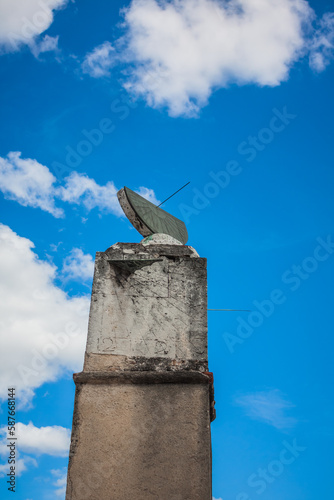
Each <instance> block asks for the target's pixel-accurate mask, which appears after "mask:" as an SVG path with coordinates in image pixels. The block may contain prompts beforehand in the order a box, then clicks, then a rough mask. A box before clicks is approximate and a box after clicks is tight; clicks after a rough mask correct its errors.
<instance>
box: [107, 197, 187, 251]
mask: <svg viewBox="0 0 334 500" xmlns="http://www.w3.org/2000/svg"><path fill="white" fill-rule="evenodd" d="M117 197H118V201H119V203H120V205H121V207H122V209H123V212H124V213H125V215H126V216H127V218H128V219H129V221H130V222H131V224H132V225H133V227H134V228H135V229H137V231H138V232H139V233H140V234H141V235H142V236H150V235H151V234H157V233H162V234H167V235H169V236H171V237H172V238H175V239H176V240H178V241H180V242H181V243H182V244H183V245H185V244H186V243H187V241H188V232H187V228H186V225H185V223H184V222H183V221H181V220H180V219H177V218H176V217H174V216H173V215H171V214H169V213H168V212H166V211H165V210H163V209H162V208H160V207H157V206H156V205H154V203H151V202H150V201H148V200H146V198H143V197H142V196H140V195H139V194H138V193H135V192H134V191H132V190H131V189H129V188H128V187H124V188H122V189H120V190H119V191H118V193H117Z"/></svg>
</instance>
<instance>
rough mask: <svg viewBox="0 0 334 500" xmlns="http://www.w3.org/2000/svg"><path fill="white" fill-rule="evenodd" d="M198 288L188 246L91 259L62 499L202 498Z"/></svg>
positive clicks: (209, 406) (204, 377)
mask: <svg viewBox="0 0 334 500" xmlns="http://www.w3.org/2000/svg"><path fill="white" fill-rule="evenodd" d="M139 261H141V262H139ZM138 262H139V264H138ZM123 263H124V265H123ZM206 287H207V285H206V260H205V259H202V258H199V257H198V254H197V253H196V252H195V251H194V250H193V249H192V248H191V247H186V246H183V245H160V244H151V245H147V246H146V245H143V244H124V243H118V244H115V245H113V246H112V247H110V248H109V249H108V250H107V251H106V252H101V253H98V254H97V256H96V263H95V275H94V283H93V292H92V302H91V311H90V321H89V329H88V338H87V348H86V357H85V363H84V369H83V372H81V373H80V374H76V375H75V376H74V380H75V383H76V395H75V408H74V415H73V428H72V439H71V449H70V459H69V468H68V484H67V492H66V500H85V499H89V500H133V499H134V498H135V499H136V500H211V499H212V492H211V443H210V420H211V419H212V418H213V416H214V410H213V392H212V390H213V389H212V376H211V374H210V373H208V372H207V371H208V361H207V304H206V302H207V291H206Z"/></svg>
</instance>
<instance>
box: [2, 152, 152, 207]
mask: <svg viewBox="0 0 334 500" xmlns="http://www.w3.org/2000/svg"><path fill="white" fill-rule="evenodd" d="M64 182H65V185H64V186H57V185H56V178H55V176H54V175H53V174H52V173H51V172H50V170H49V169H48V167H46V166H45V165H42V164H41V163H38V162H37V161H36V160H33V159H31V158H21V153H19V152H10V153H8V155H7V157H6V158H2V157H0V191H2V192H3V194H4V196H5V198H6V199H8V200H14V201H17V202H18V203H20V205H23V206H25V207H33V208H40V209H42V210H44V211H46V212H49V213H50V214H52V215H53V216H54V217H63V216H64V211H63V209H61V208H58V207H56V206H55V200H57V199H60V200H62V201H64V202H67V203H70V204H75V205H81V206H84V207H85V208H86V209H87V210H89V211H90V210H93V209H94V208H97V209H98V210H99V211H101V212H103V213H112V214H114V215H116V216H117V217H123V216H124V213H123V211H122V209H121V207H120V205H119V202H118V198H117V191H118V189H117V188H116V187H115V185H114V183H113V182H112V181H109V182H107V184H105V185H104V186H101V185H99V184H97V182H96V181H95V180H94V179H91V178H90V177H88V176H87V175H85V174H79V173H78V172H76V171H73V172H72V173H71V174H70V175H69V176H68V177H66V178H65V179H64ZM137 192H138V193H139V194H141V196H143V197H144V198H147V199H148V200H150V201H152V203H155V202H157V203H158V200H156V197H155V194H154V191H153V189H149V188H146V187H143V186H142V187H140V188H139V190H138V191H137Z"/></svg>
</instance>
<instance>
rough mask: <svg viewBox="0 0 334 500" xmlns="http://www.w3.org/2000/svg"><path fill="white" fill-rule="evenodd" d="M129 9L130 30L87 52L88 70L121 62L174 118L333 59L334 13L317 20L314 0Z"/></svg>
mask: <svg viewBox="0 0 334 500" xmlns="http://www.w3.org/2000/svg"><path fill="white" fill-rule="evenodd" d="M123 12H124V25H123V26H124V29H125V34H124V36H123V37H121V38H120V39H118V40H116V42H115V43H114V46H112V45H111V44H110V42H104V43H103V44H102V45H100V46H99V47H97V48H96V49H95V50H93V51H92V52H91V53H90V54H88V55H87V56H86V59H85V62H84V65H87V71H86V72H87V73H89V74H91V76H94V77H95V78H97V77H99V76H106V75H108V74H109V70H110V67H111V66H113V65H114V64H115V61H117V62H120V61H122V62H123V63H125V64H126V65H127V66H126V67H127V69H126V70H125V71H124V74H125V75H126V76H125V79H124V82H123V85H124V87H125V88H126V89H127V90H128V91H129V92H130V93H131V94H133V95H134V96H135V97H141V98H143V99H144V100H145V101H146V102H147V104H148V105H149V106H151V107H153V108H163V107H166V108H167V109H168V112H169V114H170V116H182V115H183V116H188V117H191V116H197V115H198V112H199V110H200V109H201V108H202V107H203V106H205V105H206V104H207V102H208V99H209V97H210V95H211V94H212V92H213V91H215V90H216V89H219V88H226V87H228V86H229V85H231V84H237V85H246V84H255V85H259V86H272V87H273V86H277V85H280V83H282V82H283V81H285V80H287V79H288V77H289V72H290V69H291V67H292V66H293V64H294V63H295V62H297V61H298V60H300V59H301V58H303V57H304V56H306V55H308V56H309V63H310V66H311V68H312V69H313V70H316V71H322V70H324V69H325V67H326V66H327V65H328V64H329V61H330V60H331V59H332V57H333V40H334V14H333V13H326V14H325V15H324V16H323V18H322V19H321V20H320V21H319V20H317V19H316V15H315V12H314V11H313V9H312V8H311V7H310V5H309V3H308V1H307V0H182V1H180V0H169V1H167V0H132V2H131V4H130V6H129V7H128V8H126V9H124V10H123ZM114 47H116V48H117V50H116V51H115V50H114ZM94 58H96V65H95V64H94ZM88 60H92V64H91V65H90V64H88V63H87V61H88Z"/></svg>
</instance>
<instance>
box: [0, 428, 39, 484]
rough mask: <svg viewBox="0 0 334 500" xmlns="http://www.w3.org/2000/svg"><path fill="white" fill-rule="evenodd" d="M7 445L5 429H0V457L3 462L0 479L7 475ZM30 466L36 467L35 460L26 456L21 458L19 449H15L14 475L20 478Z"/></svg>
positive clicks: (0, 467)
mask: <svg viewBox="0 0 334 500" xmlns="http://www.w3.org/2000/svg"><path fill="white" fill-rule="evenodd" d="M7 444H8V441H7V427H0V457H1V458H2V460H3V461H4V464H0V477H3V476H6V474H8V467H9V465H8V447H7ZM30 466H33V467H37V466H38V464H37V462H36V460H35V459H34V458H32V457H29V456H26V455H23V456H22V455H21V449H16V464H15V473H16V475H17V476H21V475H22V474H23V472H26V471H27V470H28V468H29V467H30Z"/></svg>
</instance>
